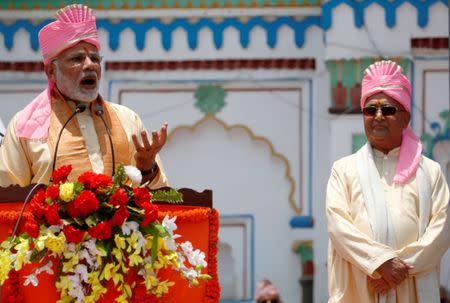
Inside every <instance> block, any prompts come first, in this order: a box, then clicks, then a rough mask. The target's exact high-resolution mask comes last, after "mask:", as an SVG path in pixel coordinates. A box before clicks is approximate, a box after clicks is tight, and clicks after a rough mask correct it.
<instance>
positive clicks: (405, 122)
mask: <svg viewBox="0 0 450 303" xmlns="http://www.w3.org/2000/svg"><path fill="white" fill-rule="evenodd" d="M401 114H403V115H401V117H402V124H403V128H407V127H408V125H409V122H410V120H411V114H410V113H409V112H407V111H405V112H403V113H401Z"/></svg>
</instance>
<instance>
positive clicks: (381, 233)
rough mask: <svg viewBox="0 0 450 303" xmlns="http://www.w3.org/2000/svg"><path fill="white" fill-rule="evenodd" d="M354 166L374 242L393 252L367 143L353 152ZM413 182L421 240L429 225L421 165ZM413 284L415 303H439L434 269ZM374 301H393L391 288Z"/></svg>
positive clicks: (426, 180) (427, 188) (428, 193)
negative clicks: (415, 293)
mask: <svg viewBox="0 0 450 303" xmlns="http://www.w3.org/2000/svg"><path fill="white" fill-rule="evenodd" d="M356 166H357V170H358V177H359V182H360V184H361V189H362V193H363V197H364V201H365V206H366V209H367V215H368V216H369V221H370V225H371V226H372V230H373V232H374V235H375V240H376V241H378V242H380V243H383V244H386V245H388V246H389V247H391V248H393V249H396V248H397V247H396V243H395V231H394V226H393V224H392V218H391V216H390V214H389V211H388V209H387V207H386V200H385V196H384V188H383V184H382V183H381V178H380V175H379V173H378V170H377V168H376V166H375V161H374V159H373V152H372V147H371V146H370V144H369V143H366V144H365V145H364V146H363V147H362V148H361V149H360V150H359V151H358V152H357V153H356ZM416 180H417V188H418V191H419V237H421V236H422V235H423V233H424V232H425V229H426V227H427V225H428V223H429V219H430V213H431V201H430V200H431V185H430V177H429V175H428V172H427V171H426V169H424V167H423V163H422V162H421V163H420V165H419V168H418V169H417V172H416ZM415 282H416V291H417V299H418V301H419V303H433V302H436V303H438V302H439V300H440V298H439V297H440V296H439V281H438V272H437V270H436V269H435V270H433V271H432V272H431V273H429V274H427V275H425V276H421V277H415ZM377 302H379V303H391V302H396V291H395V289H391V290H390V291H389V292H388V293H387V294H386V295H379V296H378V300H377Z"/></svg>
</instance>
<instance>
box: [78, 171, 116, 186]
mask: <svg viewBox="0 0 450 303" xmlns="http://www.w3.org/2000/svg"><path fill="white" fill-rule="evenodd" d="M78 182H80V183H82V184H83V185H84V186H85V187H86V188H89V189H98V188H106V187H108V186H110V185H112V184H113V183H114V181H113V179H112V178H111V177H110V176H107V175H103V174H96V173H93V172H85V173H83V174H81V175H80V176H79V177H78Z"/></svg>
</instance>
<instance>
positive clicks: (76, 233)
mask: <svg viewBox="0 0 450 303" xmlns="http://www.w3.org/2000/svg"><path fill="white" fill-rule="evenodd" d="M63 233H64V235H65V236H66V239H67V241H68V242H71V243H80V242H81V241H82V240H83V237H84V234H85V233H86V232H85V231H84V230H80V229H76V228H75V227H73V226H72V225H64V227H63Z"/></svg>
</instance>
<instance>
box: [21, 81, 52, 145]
mask: <svg viewBox="0 0 450 303" xmlns="http://www.w3.org/2000/svg"><path fill="white" fill-rule="evenodd" d="M50 100H51V99H50V91H49V89H46V90H44V91H43V92H41V93H40V94H39V95H38V96H37V97H36V98H35V99H34V100H33V101H31V103H29V104H28V105H27V106H26V107H25V108H24V109H23V110H22V111H21V112H20V113H19V115H18V117H17V123H16V132H17V136H18V137H20V138H25V139H46V138H47V137H48V129H49V127H50V114H51V104H50V103H51V102H50Z"/></svg>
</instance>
